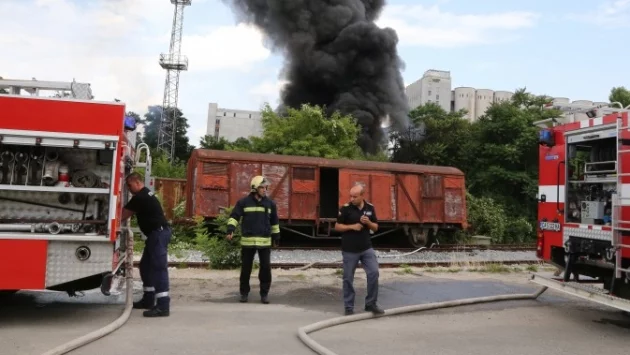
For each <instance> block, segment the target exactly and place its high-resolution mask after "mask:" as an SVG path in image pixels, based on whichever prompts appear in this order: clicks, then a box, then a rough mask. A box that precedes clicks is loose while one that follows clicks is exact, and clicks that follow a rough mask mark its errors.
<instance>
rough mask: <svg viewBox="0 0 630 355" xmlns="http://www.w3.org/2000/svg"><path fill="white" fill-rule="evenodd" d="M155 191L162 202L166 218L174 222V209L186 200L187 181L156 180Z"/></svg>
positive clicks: (157, 178)
mask: <svg viewBox="0 0 630 355" xmlns="http://www.w3.org/2000/svg"><path fill="white" fill-rule="evenodd" d="M155 191H156V193H157V194H158V195H159V196H160V199H161V200H162V208H163V209H164V214H165V215H166V218H167V219H169V220H172V219H173V217H174V215H173V209H174V208H175V207H176V206H177V205H178V204H179V203H181V202H182V201H184V200H185V199H186V179H170V178H159V177H156V178H155Z"/></svg>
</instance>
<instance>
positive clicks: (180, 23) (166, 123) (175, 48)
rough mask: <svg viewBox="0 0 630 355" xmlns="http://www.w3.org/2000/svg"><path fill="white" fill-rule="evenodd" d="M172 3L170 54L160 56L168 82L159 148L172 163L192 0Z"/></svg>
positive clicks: (186, 65)
mask: <svg viewBox="0 0 630 355" xmlns="http://www.w3.org/2000/svg"><path fill="white" fill-rule="evenodd" d="M171 3H172V4H173V5H175V13H174V15H173V29H172V31H171V45H170V48H169V52H168V53H162V54H160V66H161V67H162V69H166V81H165V83H164V99H163V101H162V112H161V115H160V126H159V131H158V146H157V148H158V150H159V151H161V152H163V153H164V154H165V155H166V157H167V158H168V161H169V162H171V163H172V162H173V157H174V155H175V133H176V132H177V130H176V129H177V119H178V113H177V110H178V108H177V100H178V97H179V73H180V71H182V70H188V58H187V57H186V56H184V55H181V49H182V32H183V27H184V7H185V6H190V3H191V0H171Z"/></svg>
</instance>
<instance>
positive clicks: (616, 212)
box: [611, 110, 630, 292]
mask: <svg viewBox="0 0 630 355" xmlns="http://www.w3.org/2000/svg"><path fill="white" fill-rule="evenodd" d="M625 111H626V112H627V110H625ZM624 133H630V126H628V125H627V124H625V125H624V122H623V116H622V115H621V113H618V115H617V171H618V172H617V193H616V194H615V195H614V197H613V215H612V230H613V235H612V246H613V251H614V253H615V276H614V279H619V278H621V277H622V275H625V274H626V273H627V274H629V275H630V269H624V268H623V267H622V265H621V259H622V254H623V253H622V250H623V249H624V248H630V245H628V244H623V238H622V234H623V232H630V227H621V225H630V221H624V220H621V218H622V214H621V209H622V205H623V204H628V205H630V194H629V195H628V196H626V194H628V192H630V191H624V190H625V189H624V188H623V183H622V180H623V178H624V177H630V173H626V172H625V170H624V169H623V163H622V162H623V157H624V154H628V153H630V149H629V148H624V146H630V139H628V138H624V137H623V135H624ZM626 201H627V202H626ZM614 279H613V285H612V286H611V290H614V288H613V286H614ZM611 292H612V291H611Z"/></svg>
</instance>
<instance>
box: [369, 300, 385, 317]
mask: <svg viewBox="0 0 630 355" xmlns="http://www.w3.org/2000/svg"><path fill="white" fill-rule="evenodd" d="M365 310H366V311H368V312H372V313H374V314H383V313H385V311H384V310H383V309H381V308H380V307H379V306H378V305H377V304H376V303H375V304H371V305H369V306H365Z"/></svg>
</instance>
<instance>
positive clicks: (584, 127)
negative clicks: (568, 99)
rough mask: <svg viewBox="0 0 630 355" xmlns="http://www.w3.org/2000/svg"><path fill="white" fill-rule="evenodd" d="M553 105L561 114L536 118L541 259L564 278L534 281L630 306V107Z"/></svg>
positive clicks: (621, 306) (539, 277)
mask: <svg viewBox="0 0 630 355" xmlns="http://www.w3.org/2000/svg"><path fill="white" fill-rule="evenodd" d="M613 106H620V108H616V107H613ZM547 108H553V109H558V110H560V111H563V115H562V117H557V118H550V119H547V120H543V121H539V122H536V123H535V124H536V125H537V126H538V127H539V128H540V130H539V162H540V163H539V165H540V167H539V196H538V199H539V203H538V222H539V224H538V238H537V256H538V257H539V258H540V259H542V260H544V261H545V262H547V263H550V264H552V265H554V266H556V267H557V268H558V269H559V272H558V273H557V274H556V276H559V275H560V273H562V277H545V276H542V275H537V274H534V275H533V276H532V280H531V281H533V282H534V283H537V284H540V285H544V286H547V287H549V288H552V289H556V290H559V291H562V292H564V293H568V294H571V295H574V296H577V297H582V298H585V299H589V300H592V301H595V302H598V303H601V304H605V305H609V306H612V307H615V308H618V309H622V310H625V311H630V301H628V299H630V126H629V125H630V121H629V120H628V112H629V110H628V108H630V106H629V107H626V108H625V109H624V108H623V107H622V106H621V104H619V103H612V104H609V105H608V104H607V105H599V106H576V105H570V104H566V105H563V104H554V103H550V104H548V105H547Z"/></svg>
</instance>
